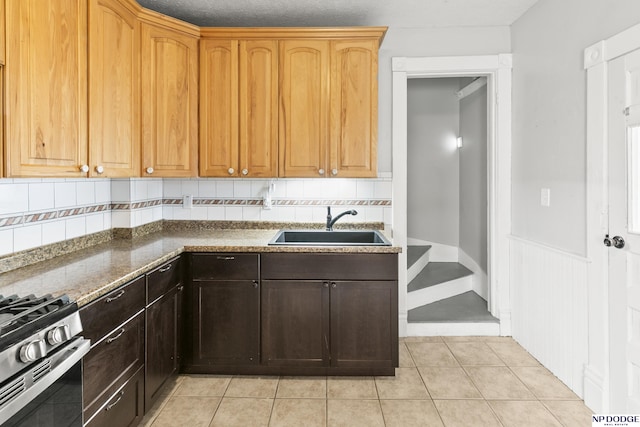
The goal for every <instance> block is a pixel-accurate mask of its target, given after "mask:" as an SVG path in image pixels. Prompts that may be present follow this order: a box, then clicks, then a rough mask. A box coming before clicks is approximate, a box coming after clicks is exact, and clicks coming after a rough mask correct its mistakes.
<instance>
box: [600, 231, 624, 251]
mask: <svg viewBox="0 0 640 427" xmlns="http://www.w3.org/2000/svg"><path fill="white" fill-rule="evenodd" d="M604 245H605V246H613V247H614V248H617V249H622V248H624V245H625V241H624V239H623V238H622V237H621V236H614V237H613V238H610V237H609V235H608V234H607V235H606V236H604Z"/></svg>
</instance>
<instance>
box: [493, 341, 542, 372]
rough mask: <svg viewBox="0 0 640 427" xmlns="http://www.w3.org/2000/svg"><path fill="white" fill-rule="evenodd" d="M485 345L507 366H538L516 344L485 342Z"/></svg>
mask: <svg viewBox="0 0 640 427" xmlns="http://www.w3.org/2000/svg"><path fill="white" fill-rule="evenodd" d="M487 345H488V346H489V347H490V348H491V350H493V352H494V353H495V354H497V355H498V357H499V358H500V359H502V361H503V362H504V363H505V364H506V365H507V366H540V362H538V361H537V360H536V359H535V357H533V356H532V355H530V354H529V352H527V350H525V349H524V348H522V346H520V344H518V343H516V342H513V341H511V342H509V341H503V342H487Z"/></svg>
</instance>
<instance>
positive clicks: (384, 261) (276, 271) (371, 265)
mask: <svg viewBox="0 0 640 427" xmlns="http://www.w3.org/2000/svg"><path fill="white" fill-rule="evenodd" d="M261 273H262V279H263V280H264V279H276V280H297V279H303V280H398V255H397V254H336V253H266V254H262V266H261Z"/></svg>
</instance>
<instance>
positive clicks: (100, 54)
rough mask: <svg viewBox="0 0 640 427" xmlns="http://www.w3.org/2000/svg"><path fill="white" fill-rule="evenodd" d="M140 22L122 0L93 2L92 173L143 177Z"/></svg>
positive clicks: (91, 62)
mask: <svg viewBox="0 0 640 427" xmlns="http://www.w3.org/2000/svg"><path fill="white" fill-rule="evenodd" d="M139 29H140V24H139V23H138V22H137V19H136V16H135V14H134V13H133V12H132V11H130V10H129V9H127V8H125V7H123V6H122V3H121V1H120V0H91V1H90V3H89V76H91V78H90V79H89V146H90V152H89V167H90V171H89V173H90V175H91V176H106V177H130V176H139V175H140V110H139V105H140V85H139V76H140V65H139V64H140V53H139V52H140V30H139Z"/></svg>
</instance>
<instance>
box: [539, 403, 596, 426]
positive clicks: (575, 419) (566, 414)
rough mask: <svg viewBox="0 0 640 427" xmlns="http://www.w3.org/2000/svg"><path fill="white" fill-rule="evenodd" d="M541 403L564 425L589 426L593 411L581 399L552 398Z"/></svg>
mask: <svg viewBox="0 0 640 427" xmlns="http://www.w3.org/2000/svg"><path fill="white" fill-rule="evenodd" d="M542 403H543V404H544V405H545V406H546V407H547V409H548V410H549V411H550V412H551V413H552V414H553V415H555V417H556V418H557V419H558V420H560V422H561V423H562V425H563V426H565V427H587V426H589V427H590V426H591V415H592V414H593V412H592V411H591V410H590V409H589V408H587V407H586V406H585V404H584V403H583V402H581V401H566V400H552V401H547V402H542Z"/></svg>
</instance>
